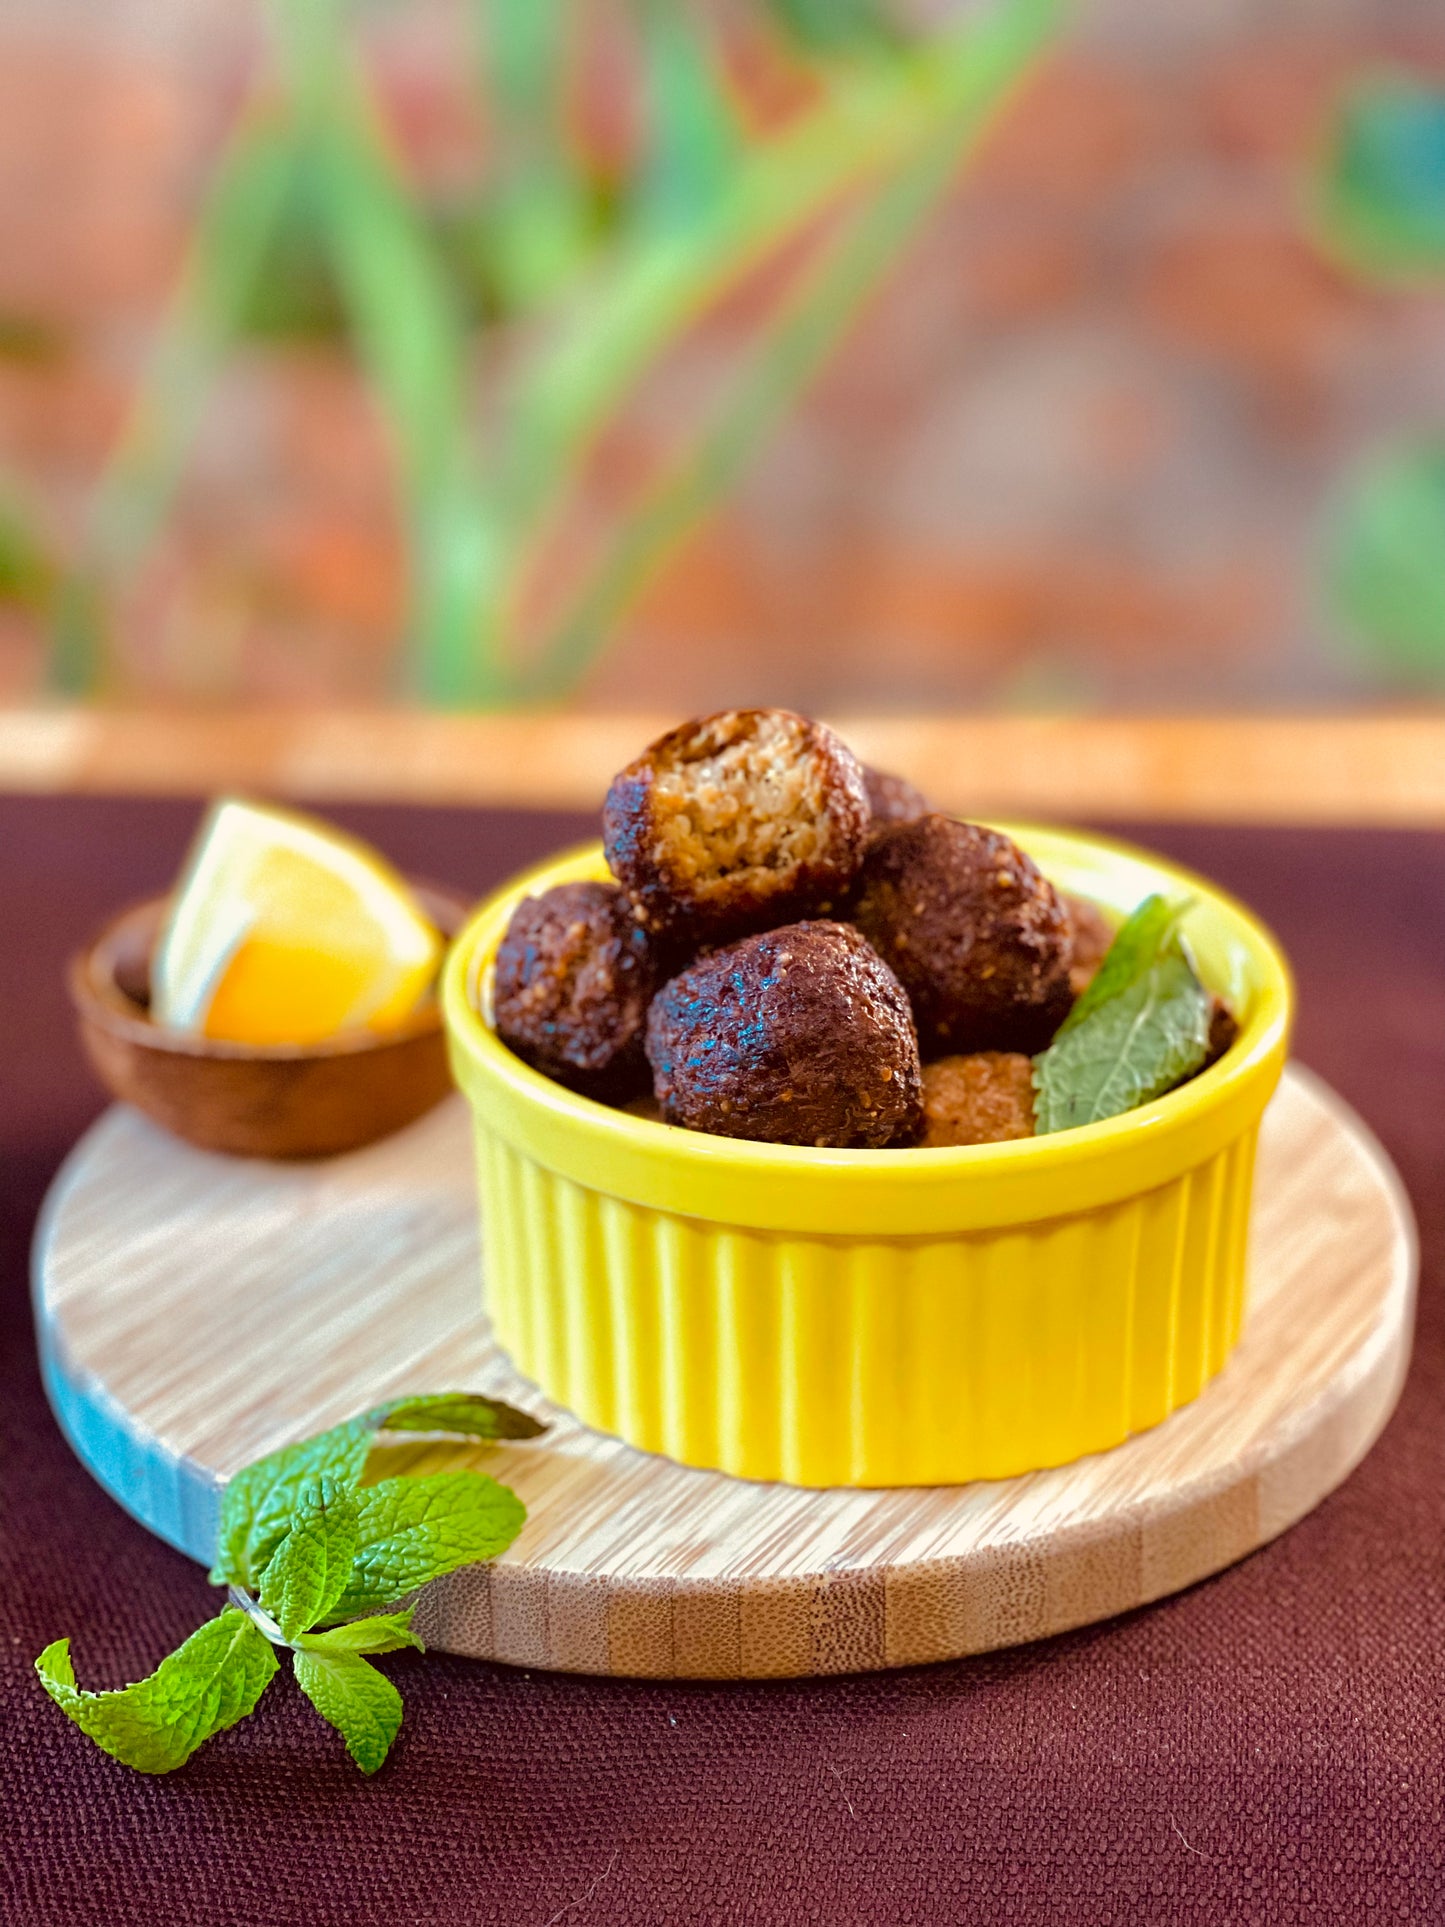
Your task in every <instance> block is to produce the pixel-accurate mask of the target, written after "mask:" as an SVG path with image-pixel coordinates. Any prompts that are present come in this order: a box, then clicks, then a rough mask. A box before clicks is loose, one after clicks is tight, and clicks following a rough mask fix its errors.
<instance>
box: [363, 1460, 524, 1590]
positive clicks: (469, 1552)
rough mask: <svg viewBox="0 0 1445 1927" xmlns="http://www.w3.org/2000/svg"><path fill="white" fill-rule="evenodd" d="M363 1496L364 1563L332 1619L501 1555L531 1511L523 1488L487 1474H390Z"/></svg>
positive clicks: (364, 1492)
mask: <svg viewBox="0 0 1445 1927" xmlns="http://www.w3.org/2000/svg"><path fill="white" fill-rule="evenodd" d="M358 1499H359V1502H360V1503H359V1508H358V1513H357V1552H356V1561H355V1564H354V1565H353V1566H352V1569H351V1580H350V1583H349V1584H348V1586H347V1588H346V1590H345V1592H344V1593H342V1595H341V1597H340V1599H338V1600H337V1601H336V1604H335V1606H334V1607H333V1608H332V1610H331V1613H330V1614H329V1615H328V1616H329V1617H330V1618H332V1619H350V1618H352V1617H354V1616H355V1615H356V1614H357V1613H362V1612H374V1611H375V1610H376V1608H377V1607H379V1606H390V1605H392V1604H394V1603H395V1602H396V1601H397V1600H398V1599H400V1598H402V1597H403V1596H404V1595H405V1594H406V1593H409V1592H414V1591H415V1590H416V1588H417V1587H418V1586H424V1585H425V1584H426V1583H427V1581H428V1580H429V1579H439V1578H441V1576H442V1575H443V1574H444V1573H448V1572H455V1571H456V1569H457V1567H458V1566H470V1565H473V1564H474V1563H475V1562H476V1561H478V1560H481V1559H494V1558H495V1557H496V1555H497V1554H498V1553H499V1552H502V1551H505V1549H506V1548H507V1547H508V1546H509V1545H510V1544H511V1543H512V1541H513V1540H514V1539H515V1538H516V1536H517V1534H518V1533H519V1532H520V1531H521V1529H522V1522H523V1521H524V1520H525V1518H526V1516H527V1514H526V1511H525V1509H524V1507H523V1505H522V1502H521V1500H520V1499H519V1498H518V1497H517V1495H516V1493H515V1492H512V1491H510V1490H509V1489H508V1487H506V1486H504V1485H498V1484H497V1481H496V1480H495V1479H489V1478H488V1477H487V1476H486V1474H485V1473H482V1472H438V1473H435V1474H433V1475H432V1476H431V1477H430V1478H423V1479H385V1480H383V1481H382V1483H381V1484H380V1485H373V1486H370V1487H368V1488H367V1489H366V1490H365V1491H363V1492H361V1493H359V1494H358Z"/></svg>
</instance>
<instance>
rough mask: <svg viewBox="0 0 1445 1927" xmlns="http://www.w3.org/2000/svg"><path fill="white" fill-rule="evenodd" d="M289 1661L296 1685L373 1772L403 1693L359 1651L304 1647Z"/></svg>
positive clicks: (397, 1719) (397, 1721)
mask: <svg viewBox="0 0 1445 1927" xmlns="http://www.w3.org/2000/svg"><path fill="white" fill-rule="evenodd" d="M291 1663H292V1665H293V1667H294V1668H295V1671H296V1684H297V1685H298V1686H299V1687H300V1688H301V1691H302V1692H303V1693H304V1694H305V1695H306V1697H307V1699H309V1700H310V1702H311V1704H312V1705H313V1706H314V1707H315V1708H316V1710H317V1712H318V1713H319V1714H320V1715H321V1717H322V1719H324V1720H325V1721H326V1723H327V1725H328V1726H334V1727H335V1728H336V1730H337V1732H338V1733H339V1734H340V1735H341V1737H342V1739H343V1740H345V1742H346V1750H347V1752H348V1753H349V1754H350V1755H351V1757H352V1759H353V1760H355V1762H356V1764H357V1765H358V1766H359V1767H360V1768H361V1770H362V1772H363V1773H375V1771H376V1769H377V1768H378V1767H379V1766H380V1765H381V1763H382V1761H383V1760H384V1759H385V1758H386V1756H387V1754H388V1753H389V1752H390V1751H391V1743H392V1741H393V1740H394V1739H395V1738H396V1735H397V1729H398V1728H399V1727H400V1725H401V1711H402V1708H401V1694H400V1693H398V1692H397V1690H396V1688H395V1687H394V1686H393V1685H392V1683H391V1681H390V1680H389V1679H387V1678H386V1677H385V1676H384V1675H383V1674H381V1673H378V1672H377V1670H376V1668H375V1667H374V1666H370V1665H368V1664H367V1662H366V1661H365V1660H364V1659H363V1658H362V1657H361V1656H360V1654H359V1653H347V1652H339V1651H335V1650H331V1651H324V1652H318V1651H316V1650H315V1648H314V1647H311V1646H308V1647H307V1648H305V1649H303V1650H302V1651H301V1652H297V1653H293V1654H292V1656H291Z"/></svg>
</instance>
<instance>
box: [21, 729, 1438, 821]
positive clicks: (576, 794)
mask: <svg viewBox="0 0 1445 1927" xmlns="http://www.w3.org/2000/svg"><path fill="white" fill-rule="evenodd" d="M676 720H677V718H676V717H671V716H663V715H639V714H617V715H585V714H565V715H558V714H550V713H549V714H544V715H536V714H525V715H506V716H445V715H431V714H421V713H416V712H408V711H387V712H362V713H346V712H326V713H322V714H316V713H309V712H303V713H297V712H285V711H239V712H236V711H226V712H216V713H202V714H195V713H190V712H182V713H171V712H155V711H143V712H133V713H132V712H117V711H98V710H65V709H55V710H5V711H0V791H6V790H9V791H30V792H35V791H38V792H50V793H61V792H89V793H102V794H109V793H117V794H130V793H134V794H146V795H184V796H199V795H205V794H209V793H210V792H212V791H215V790H219V789H241V790H253V791H262V792H266V793H269V794H274V795H280V796H287V797H293V798H297V799H300V800H312V801H328V800H330V801H341V800H346V799H368V800H371V799H374V800H382V801H397V802H419V803H484V804H499V805H505V804H512V805H527V806H531V807H537V808H559V809H560V808H571V809H593V808H595V807H596V806H597V804H598V803H599V802H600V800H601V798H602V795H603V793H604V792H605V790H606V787H607V783H608V779H609V778H610V777H611V775H612V774H613V772H614V771H616V770H617V769H619V768H620V767H621V766H622V764H624V763H625V762H627V761H629V760H630V759H631V757H632V756H634V755H635V754H636V753H637V751H638V750H639V749H640V748H641V747H642V746H643V745H644V744H645V743H647V742H648V741H650V740H651V739H652V738H653V737H654V736H656V735H657V734H659V733H660V731H662V730H663V729H665V728H667V727H668V726H670V724H671V723H673V722H675V721H676ZM835 720H836V722H837V726H838V728H839V729H841V730H842V731H843V733H844V735H845V736H846V737H847V738H848V740H849V741H850V742H852V743H853V744H854V746H855V747H856V748H857V750H858V752H859V754H860V755H862V756H864V757H865V758H867V759H868V760H869V761H872V762H876V763H879V764H881V765H884V766H885V767H889V768H894V769H898V770H902V771H903V772H905V773H906V774H907V775H909V776H911V777H912V778H913V780H914V781H915V782H917V783H919V784H921V785H922V787H923V788H924V789H925V790H927V791H928V792H929V793H930V794H931V795H932V796H933V797H934V798H935V799H936V800H937V801H938V802H939V803H940V804H941V805H943V806H945V807H947V808H950V809H956V810H960V811H963V812H965V813H970V814H974V815H987V814H995V815H1003V816H1007V815H1013V816H1018V817H1025V818H1027V817H1035V818H1039V819H1048V818H1053V817H1066V818H1074V817H1084V818H1103V819H1108V818H1117V819H1129V818H1153V819H1162V818H1176V819H1190V818H1198V819H1205V820H1212V821H1220V822H1261V823H1264V822H1270V823H1300V824H1365V825H1369V824H1377V825H1401V826H1408V825H1418V826H1427V827H1439V826H1440V825H1442V824H1445V712H1441V711H1436V710H1422V711H1419V712H1414V713H1386V714H1362V715H1338V716H1233V717H1221V716H1193V717H1132V716H1131V717H1122V716H1110V717H1106V716H1024V715H996V716H930V717H922V716H896V717H878V716H843V717H840V718H836V719H835Z"/></svg>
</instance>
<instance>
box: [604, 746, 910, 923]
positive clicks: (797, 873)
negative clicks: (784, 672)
mask: <svg viewBox="0 0 1445 1927" xmlns="http://www.w3.org/2000/svg"><path fill="white" fill-rule="evenodd" d="M871 820H872V819H871V816H870V813H869V808H868V795H867V791H866V790H865V788H864V786H863V770H862V766H861V765H860V764H859V762H858V759H857V758H856V757H855V756H854V754H853V752H852V751H851V750H850V749H849V748H848V747H847V745H846V744H845V743H843V742H841V741H840V740H839V739H838V737H837V736H835V735H834V734H833V732H832V730H831V729H828V728H826V727H825V726H824V725H823V724H822V723H815V722H810V721H809V720H808V719H807V718H806V717H803V716H795V715H793V713H792V712H791V711H790V710H786V709H728V710H724V711H722V712H721V713H720V714H719V715H716V716H705V717H703V718H702V719H701V721H697V722H690V723H684V724H683V725H682V727H681V728H679V729H674V730H672V731H670V732H669V734H668V735H666V736H663V737H661V738H660V739H659V740H658V741H657V742H655V743H654V744H653V745H652V747H651V748H650V749H647V750H645V751H644V752H643V754H642V755H641V756H639V757H638V758H637V760H636V761H635V762H633V763H629V764H628V766H627V768H626V769H624V770H623V771H622V772H621V774H620V775H618V776H617V777H615V778H614V779H613V783H612V787H611V789H610V790H609V791H608V792H607V802H606V804H605V806H604V808H603V812H602V835H603V842H604V845H605V847H606V851H607V861H608V864H609V866H610V868H611V870H612V874H613V875H614V876H615V877H616V878H617V881H618V882H619V883H620V884H621V885H622V887H623V889H624V890H625V891H626V892H627V894H628V896H629V898H630V899H631V902H632V908H633V913H634V915H635V916H636V917H637V919H638V921H639V922H640V923H641V924H642V925H643V926H644V928H645V929H647V930H648V931H650V932H652V933H654V934H655V935H658V936H660V937H662V938H664V939H666V940H669V941H671V942H675V943H676V942H680V943H686V944H690V945H691V946H692V948H694V949H696V948H698V947H699V946H701V945H702V944H709V943H726V942H728V941H730V940H731V939H732V938H734V937H739V936H743V935H746V934H747V933H748V932H749V931H753V930H761V929H767V928H769V927H772V926H775V925H778V924H782V923H791V922H795V921H796V920H797V919H798V918H800V917H807V916H812V915H816V914H818V913H820V912H826V911H827V910H829V909H831V908H833V907H834V905H835V904H837V903H839V902H841V901H842V899H843V897H844V894H845V893H846V891H847V889H848V887H849V885H850V884H851V883H852V881H853V878H854V876H855V875H856V873H857V870H858V866H859V864H860V863H861V862H862V860H863V851H864V848H865V846H866V844H867V841H868V830H869V824H870V822H871Z"/></svg>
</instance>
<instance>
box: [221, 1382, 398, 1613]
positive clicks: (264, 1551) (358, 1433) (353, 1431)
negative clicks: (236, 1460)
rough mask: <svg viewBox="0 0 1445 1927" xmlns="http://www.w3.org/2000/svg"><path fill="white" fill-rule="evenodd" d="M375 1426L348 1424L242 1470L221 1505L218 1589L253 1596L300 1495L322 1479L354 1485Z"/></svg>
mask: <svg viewBox="0 0 1445 1927" xmlns="http://www.w3.org/2000/svg"><path fill="white" fill-rule="evenodd" d="M371 1440H372V1427H371V1426H370V1425H369V1424H368V1423H367V1421H366V1420H365V1419H364V1418H354V1419H348V1420H347V1421H346V1423H345V1424H344V1425H333V1426H332V1427H331V1429H330V1431H327V1432H318V1433H317V1434H316V1436H315V1438H310V1439H303V1440H302V1441H301V1443H300V1444H299V1445H285V1446H282V1448H281V1450H280V1451H279V1452H271V1453H268V1454H267V1456H266V1457H265V1458H264V1459H257V1460H256V1461H255V1463H254V1464H252V1465H248V1466H245V1467H243V1469H242V1470H241V1471H239V1472H238V1473H237V1474H236V1476H235V1477H234V1478H233V1479H232V1480H231V1481H230V1483H229V1484H228V1485H227V1487H226V1490H225V1493H224V1495H223V1497H222V1500H221V1530H220V1535H219V1543H218V1545H217V1548H216V1563H215V1565H214V1566H213V1567H212V1569H211V1575H210V1578H211V1584H212V1585H213V1586H244V1587H245V1588H246V1590H247V1591H248V1592H254V1591H255V1590H256V1588H257V1586H258V1585H259V1583H260V1578H261V1574H262V1572H263V1571H264V1570H265V1567H266V1565H267V1563H268V1562H269V1560H270V1558H271V1555H272V1553H274V1552H275V1550H276V1548H277V1546H278V1545H280V1543H281V1541H282V1539H283V1538H284V1537H285V1535H286V1533H287V1531H288V1530H289V1528H290V1525H291V1515H292V1513H293V1512H294V1511H295V1509H296V1506H297V1504H298V1502H299V1501H300V1499H301V1496H302V1494H303V1493H304V1492H306V1491H307V1490H308V1489H309V1488H310V1487H311V1486H313V1485H315V1484H316V1482H317V1480H318V1479H324V1478H330V1479H334V1480H336V1481H337V1482H338V1483H339V1484H342V1485H355V1483H356V1481H357V1480H358V1479H359V1478H360V1477H361V1473H362V1468H363V1467H364V1466H365V1464H366V1455H367V1453H368V1451H370V1449H371Z"/></svg>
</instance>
